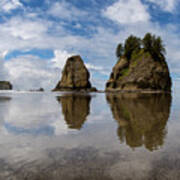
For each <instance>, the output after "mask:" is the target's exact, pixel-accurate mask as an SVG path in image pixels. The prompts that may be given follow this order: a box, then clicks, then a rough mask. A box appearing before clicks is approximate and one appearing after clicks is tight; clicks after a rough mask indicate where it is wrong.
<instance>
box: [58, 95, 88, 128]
mask: <svg viewBox="0 0 180 180" xmlns="http://www.w3.org/2000/svg"><path fill="white" fill-rule="evenodd" d="M57 100H58V102H60V103H61V106H62V113H63V114H64V119H65V121H66V123H67V125H68V126H69V128H71V129H81V127H82V125H83V124H84V122H85V121H86V118H87V116H88V114H89V112H90V110H89V109H90V101H91V96H89V95H87V96H86V95H82V94H79V95H77V94H66V95H63V96H60V97H57Z"/></svg>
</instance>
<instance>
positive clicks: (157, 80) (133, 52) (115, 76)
mask: <svg viewBox="0 0 180 180" xmlns="http://www.w3.org/2000/svg"><path fill="white" fill-rule="evenodd" d="M149 39H150V40H149ZM138 42H140V43H139V44H138ZM133 43H134V44H133ZM141 43H142V44H141ZM118 48H119V49H118ZM118 48H117V50H119V51H120V50H121V51H120V53H121V56H120V55H119V54H118V53H117V55H119V57H118V58H119V60H118V61H117V63H116V65H115V66H114V67H113V70H112V73H111V75H110V78H109V80H108V81H107V83H106V91H139V90H140V91H142V90H143V91H164V92H170V91H171V77H170V73H169V69H168V65H167V63H166V60H165V56H164V55H163V52H165V49H164V47H163V45H162V42H161V39H160V37H157V38H156V36H152V35H151V34H150V33H147V34H146V35H145V37H144V39H143V40H141V39H139V38H136V37H134V36H130V37H129V38H128V39H127V40H126V43H125V48H124V52H123V50H122V44H120V45H119V47H118ZM133 48H134V49H133ZM162 51H163V52H162ZM122 52H123V53H122Z"/></svg>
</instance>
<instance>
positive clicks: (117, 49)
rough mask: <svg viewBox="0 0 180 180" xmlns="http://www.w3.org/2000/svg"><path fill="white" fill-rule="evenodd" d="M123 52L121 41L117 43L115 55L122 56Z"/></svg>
mask: <svg viewBox="0 0 180 180" xmlns="http://www.w3.org/2000/svg"><path fill="white" fill-rule="evenodd" d="M123 53H124V47H123V45H122V44H121V43H119V44H118V46H117V48H116V57H117V58H120V57H122V55H123Z"/></svg>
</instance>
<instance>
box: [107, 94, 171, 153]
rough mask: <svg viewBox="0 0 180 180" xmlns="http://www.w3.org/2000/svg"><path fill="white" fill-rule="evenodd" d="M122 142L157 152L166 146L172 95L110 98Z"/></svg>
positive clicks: (117, 96)
mask: <svg viewBox="0 0 180 180" xmlns="http://www.w3.org/2000/svg"><path fill="white" fill-rule="evenodd" d="M107 101H108V103H109V104H110V107H111V110H112V113H113V116H114V119H115V120H116V121H117V122H118V124H119V128H118V136H119V139H120V141H121V142H124V141H126V144H127V145H129V146H130V147H131V148H135V147H140V146H143V145H144V146H145V147H146V148H147V149H148V150H150V151H153V150H155V149H158V147H159V146H162V145H163V144H164V138H165V136H166V133H167V129H166V123H167V120H168V118H169V112H170V105H171V96H170V95H169V94H118V95H115V94H107Z"/></svg>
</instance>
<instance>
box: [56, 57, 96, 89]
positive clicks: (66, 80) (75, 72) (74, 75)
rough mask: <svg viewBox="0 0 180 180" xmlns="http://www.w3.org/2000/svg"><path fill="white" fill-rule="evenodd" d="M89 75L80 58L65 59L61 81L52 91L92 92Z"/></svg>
mask: <svg viewBox="0 0 180 180" xmlns="http://www.w3.org/2000/svg"><path fill="white" fill-rule="evenodd" d="M89 78H90V74H89V71H88V70H87V68H86V66H85V65H84V63H83V60H82V59H81V57H80V56H72V57H70V58H68V59H67V62H66V64H65V67H64V69H63V72H62V78H61V81H60V82H59V83H58V84H57V86H56V88H55V89H54V91H67V90H89V91H93V90H95V88H92V87H91V83H90V81H89Z"/></svg>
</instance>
